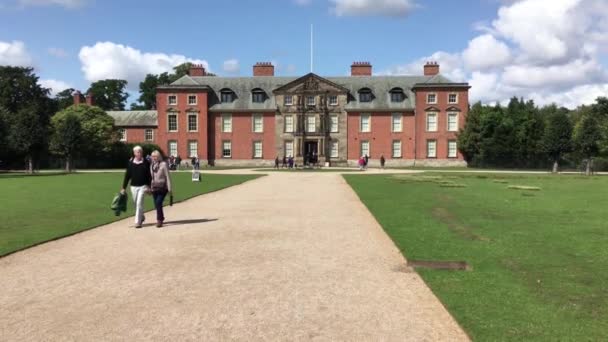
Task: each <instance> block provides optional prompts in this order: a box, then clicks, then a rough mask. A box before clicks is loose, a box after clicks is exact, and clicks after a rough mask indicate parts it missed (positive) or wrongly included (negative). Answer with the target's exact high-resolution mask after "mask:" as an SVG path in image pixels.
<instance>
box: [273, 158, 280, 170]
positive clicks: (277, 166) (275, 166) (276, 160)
mask: <svg viewBox="0 0 608 342" xmlns="http://www.w3.org/2000/svg"><path fill="white" fill-rule="evenodd" d="M274 168H275V169H277V170H278V169H279V156H277V157H276V158H275V159H274Z"/></svg>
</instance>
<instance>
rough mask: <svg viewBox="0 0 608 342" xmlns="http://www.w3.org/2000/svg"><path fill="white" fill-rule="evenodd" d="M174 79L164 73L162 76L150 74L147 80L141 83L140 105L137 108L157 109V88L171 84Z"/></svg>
mask: <svg viewBox="0 0 608 342" xmlns="http://www.w3.org/2000/svg"><path fill="white" fill-rule="evenodd" d="M171 79H172V77H171V76H170V75H169V74H168V73H166V72H164V73H162V74H160V75H153V74H148V75H146V78H145V79H144V80H143V81H142V82H141V83H139V99H138V101H139V103H140V105H138V106H137V107H135V108H138V109H155V108H156V88H157V87H158V86H160V85H165V84H169V83H171V82H172V81H171Z"/></svg>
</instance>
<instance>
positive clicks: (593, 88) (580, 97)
mask: <svg viewBox="0 0 608 342" xmlns="http://www.w3.org/2000/svg"><path fill="white" fill-rule="evenodd" d="M606 95H608V83H604V84H585V85H581V86H577V87H574V88H572V89H569V90H567V91H564V92H560V93H549V94H545V93H533V94H531V95H530V97H531V98H533V99H534V100H535V101H536V103H537V104H539V105H541V106H542V105H546V104H552V103H558V104H560V105H561V106H564V107H566V108H576V107H578V106H580V105H582V104H590V103H593V102H595V100H596V99H597V98H598V97H600V96H604V97H605V96H606Z"/></svg>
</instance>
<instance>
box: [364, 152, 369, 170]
mask: <svg viewBox="0 0 608 342" xmlns="http://www.w3.org/2000/svg"><path fill="white" fill-rule="evenodd" d="M364 162H365V169H366V170H367V164H368V163H369V157H368V156H367V154H366V155H365V157H364Z"/></svg>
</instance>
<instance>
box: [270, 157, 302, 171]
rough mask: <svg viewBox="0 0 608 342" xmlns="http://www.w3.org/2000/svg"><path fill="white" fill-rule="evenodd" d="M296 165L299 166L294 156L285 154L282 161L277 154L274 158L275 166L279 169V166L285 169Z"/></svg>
mask: <svg viewBox="0 0 608 342" xmlns="http://www.w3.org/2000/svg"><path fill="white" fill-rule="evenodd" d="M294 167H297V165H296V162H295V160H294V159H293V157H292V156H289V157H287V156H283V159H282V162H281V160H279V156H277V157H276V158H275V159H274V168H275V169H277V170H278V169H279V168H283V169H287V168H289V169H293V168H294Z"/></svg>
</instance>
